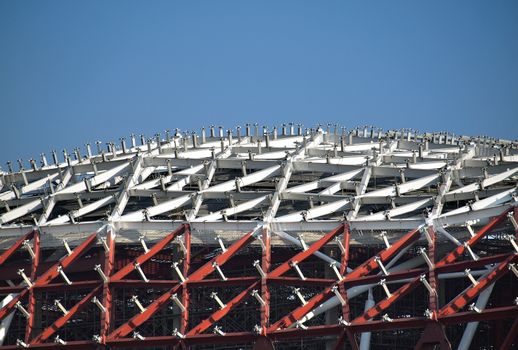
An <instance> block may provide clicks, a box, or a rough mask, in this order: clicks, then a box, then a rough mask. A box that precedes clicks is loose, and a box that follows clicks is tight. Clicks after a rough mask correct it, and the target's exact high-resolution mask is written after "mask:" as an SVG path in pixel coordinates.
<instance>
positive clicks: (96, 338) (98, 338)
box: [92, 334, 102, 344]
mask: <svg viewBox="0 0 518 350" xmlns="http://www.w3.org/2000/svg"><path fill="white" fill-rule="evenodd" d="M92 341H93V342H94V343H97V344H101V342H102V338H101V336H100V335H99V334H94V335H93V336H92Z"/></svg>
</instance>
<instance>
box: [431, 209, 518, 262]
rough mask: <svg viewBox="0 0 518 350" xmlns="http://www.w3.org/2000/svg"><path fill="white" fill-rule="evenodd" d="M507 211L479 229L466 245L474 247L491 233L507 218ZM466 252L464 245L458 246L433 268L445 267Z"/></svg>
mask: <svg viewBox="0 0 518 350" xmlns="http://www.w3.org/2000/svg"><path fill="white" fill-rule="evenodd" d="M508 212H509V211H505V212H503V213H502V214H500V215H499V216H497V217H495V218H493V219H492V220H491V221H490V222H489V223H488V224H487V225H485V226H484V227H483V228H481V229H480V230H479V231H478V232H477V233H476V234H475V236H473V237H471V238H470V239H469V240H468V241H467V242H466V243H467V245H469V246H470V247H472V246H474V245H475V244H476V243H477V242H478V241H480V240H481V239H482V238H483V237H484V236H485V235H486V234H487V233H488V232H489V231H491V230H492V229H493V228H495V226H497V225H498V224H499V223H500V222H502V221H503V220H504V219H505V217H506V216H507V213H508ZM465 251H466V247H465V246H464V245H460V246H458V247H457V248H455V250H454V251H452V252H451V253H450V254H448V255H446V256H445V257H444V258H442V259H441V260H440V261H439V262H437V264H435V266H436V267H437V268H438V267H441V266H444V265H447V264H449V263H451V262H453V261H455V260H457V258H458V257H460V256H461V255H462V254H464V252H465Z"/></svg>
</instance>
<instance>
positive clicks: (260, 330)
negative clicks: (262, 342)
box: [254, 324, 263, 335]
mask: <svg viewBox="0 0 518 350" xmlns="http://www.w3.org/2000/svg"><path fill="white" fill-rule="evenodd" d="M254 333H255V334H258V335H260V334H262V333H263V327H261V326H259V325H258V324H256V325H255V326H254Z"/></svg>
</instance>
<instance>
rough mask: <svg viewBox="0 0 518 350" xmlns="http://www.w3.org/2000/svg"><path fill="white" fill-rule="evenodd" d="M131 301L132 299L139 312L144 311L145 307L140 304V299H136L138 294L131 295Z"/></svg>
mask: <svg viewBox="0 0 518 350" xmlns="http://www.w3.org/2000/svg"><path fill="white" fill-rule="evenodd" d="M131 301H133V302H134V303H135V305H136V306H137V307H138V308H139V310H140V313H143V312H144V311H146V308H145V307H144V306H143V305H142V303H141V302H140V300H138V296H136V295H133V296H132V297H131Z"/></svg>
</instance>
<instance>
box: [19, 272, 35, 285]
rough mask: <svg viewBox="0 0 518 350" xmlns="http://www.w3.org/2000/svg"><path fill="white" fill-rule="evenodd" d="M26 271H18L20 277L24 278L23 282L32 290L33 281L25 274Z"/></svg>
mask: <svg viewBox="0 0 518 350" xmlns="http://www.w3.org/2000/svg"><path fill="white" fill-rule="evenodd" d="M24 271H25V270H24V269H19V270H18V275H19V276H21V277H22V278H23V280H24V281H25V283H26V284H27V288H31V287H32V282H31V279H30V278H29V277H28V276H27V275H26V274H25V272H24Z"/></svg>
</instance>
